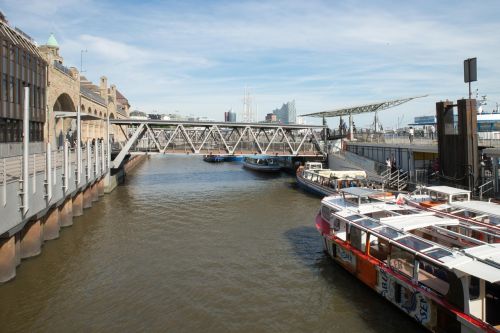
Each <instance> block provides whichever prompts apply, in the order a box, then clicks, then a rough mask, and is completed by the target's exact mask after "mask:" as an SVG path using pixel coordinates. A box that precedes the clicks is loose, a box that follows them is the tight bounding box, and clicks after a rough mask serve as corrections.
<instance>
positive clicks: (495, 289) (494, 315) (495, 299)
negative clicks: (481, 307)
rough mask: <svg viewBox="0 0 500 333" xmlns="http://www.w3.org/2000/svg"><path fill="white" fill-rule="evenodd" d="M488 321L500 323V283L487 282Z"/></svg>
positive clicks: (493, 324)
mask: <svg viewBox="0 0 500 333" xmlns="http://www.w3.org/2000/svg"><path fill="white" fill-rule="evenodd" d="M486 321H487V322H488V323H489V324H490V325H492V326H498V325H500V283H498V282H497V283H491V282H486Z"/></svg>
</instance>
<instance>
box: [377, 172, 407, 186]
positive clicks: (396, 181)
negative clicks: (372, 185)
mask: <svg viewBox="0 0 500 333" xmlns="http://www.w3.org/2000/svg"><path fill="white" fill-rule="evenodd" d="M380 175H381V176H382V178H383V179H384V187H386V188H389V189H394V190H397V191H402V190H405V189H407V188H408V172H407V171H403V170H396V171H394V172H391V170H390V169H387V170H385V171H383V172H382V173H381V174H380Z"/></svg>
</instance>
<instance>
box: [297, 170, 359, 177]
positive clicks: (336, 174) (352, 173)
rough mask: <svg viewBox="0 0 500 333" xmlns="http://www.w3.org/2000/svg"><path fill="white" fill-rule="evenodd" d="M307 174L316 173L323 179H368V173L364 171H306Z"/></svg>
mask: <svg viewBox="0 0 500 333" xmlns="http://www.w3.org/2000/svg"><path fill="white" fill-rule="evenodd" d="M306 172H312V173H316V174H318V175H320V176H323V177H336V178H353V179H355V178H366V172H365V171H363V170H330V169H321V170H306Z"/></svg>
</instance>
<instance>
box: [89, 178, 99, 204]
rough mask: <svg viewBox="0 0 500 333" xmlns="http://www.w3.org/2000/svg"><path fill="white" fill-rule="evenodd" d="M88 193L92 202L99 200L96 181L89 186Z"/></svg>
mask: <svg viewBox="0 0 500 333" xmlns="http://www.w3.org/2000/svg"><path fill="white" fill-rule="evenodd" d="M90 193H91V197H92V202H96V201H99V190H98V188H97V183H94V184H92V186H91V187H90Z"/></svg>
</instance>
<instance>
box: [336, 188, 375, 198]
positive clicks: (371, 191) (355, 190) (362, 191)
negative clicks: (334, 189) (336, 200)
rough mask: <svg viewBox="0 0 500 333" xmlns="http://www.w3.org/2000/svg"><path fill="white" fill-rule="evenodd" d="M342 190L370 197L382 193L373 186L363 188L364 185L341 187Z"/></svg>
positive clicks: (345, 192) (346, 192) (358, 195)
mask: <svg viewBox="0 0 500 333" xmlns="http://www.w3.org/2000/svg"><path fill="white" fill-rule="evenodd" d="M340 192H342V193H344V194H350V195H354V196H357V197H369V196H372V195H376V194H380V193H381V192H380V191H379V190H375V189H371V188H362V187H347V188H343V189H341V190H340Z"/></svg>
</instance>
